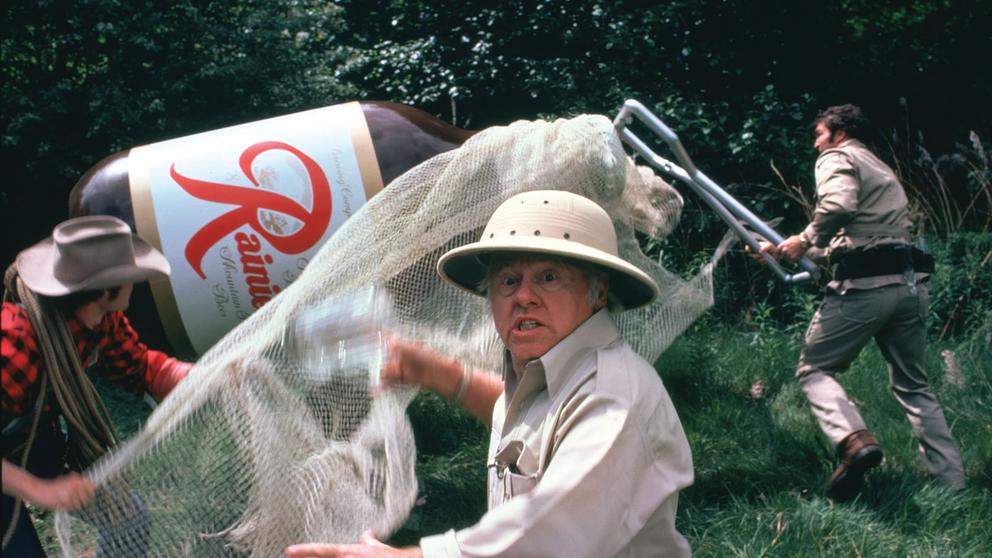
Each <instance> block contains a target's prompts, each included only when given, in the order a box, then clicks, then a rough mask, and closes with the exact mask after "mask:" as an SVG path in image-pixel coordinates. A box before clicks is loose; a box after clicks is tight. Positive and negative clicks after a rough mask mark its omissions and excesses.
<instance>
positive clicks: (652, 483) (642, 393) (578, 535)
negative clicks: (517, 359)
mask: <svg viewBox="0 0 992 558" xmlns="http://www.w3.org/2000/svg"><path fill="white" fill-rule="evenodd" d="M504 381H505V386H506V387H505V391H504V394H503V395H502V396H501V397H500V399H499V400H498V401H497V402H496V406H495V408H494V410H493V422H492V428H493V429H492V433H491V438H490V447H489V463H488V465H489V512H488V513H486V514H485V515H484V516H483V517H482V519H481V520H479V522H478V523H477V524H476V525H474V526H472V527H469V528H467V529H462V530H461V531H458V532H457V533H456V532H454V531H448V532H447V533H444V534H442V535H437V536H434V537H427V538H424V539H422V540H421V542H420V546H421V549H422V550H423V552H424V556H427V557H432V556H520V557H531V556H563V557H567V558H581V557H583V556H588V557H590V558H604V557H609V556H631V557H632V556H688V555H689V554H690V552H689V545H688V543H687V542H686V540H685V539H684V538H683V537H682V535H681V534H679V532H678V531H676V530H675V511H676V507H677V505H678V491H679V490H680V489H682V488H685V487H686V486H689V485H690V484H691V483H692V478H693V473H692V456H691V453H690V450H689V445H688V443H687V441H686V438H685V434H684V433H683V431H682V424H681V423H680V422H679V418H678V415H676V413H675V409H674V407H673V406H672V402H671V400H670V399H669V397H668V392H666V391H665V388H664V386H663V385H662V382H661V380H660V379H659V378H658V373H657V372H656V371H655V369H654V368H653V367H652V366H651V365H650V364H649V363H648V362H647V361H645V360H644V359H643V358H641V357H640V356H639V355H637V354H636V353H635V352H634V351H633V350H632V349H631V348H630V346H629V345H627V343H626V342H625V341H624V340H623V339H621V338H620V333H619V331H618V330H617V328H616V326H615V325H614V324H613V320H612V319H611V318H610V316H609V314H608V313H607V312H606V311H605V310H602V311H600V312H598V313H596V314H595V315H593V316H592V317H591V318H589V319H588V320H586V322H585V323H583V324H582V325H580V326H579V327H578V328H576V330H575V331H574V332H572V334H571V335H569V336H568V337H566V338H565V339H563V340H562V341H561V342H559V343H558V344H557V345H556V346H555V347H554V348H552V349H551V350H550V351H548V352H547V354H545V355H544V356H542V357H541V358H540V359H538V360H534V361H531V362H529V363H528V364H527V366H526V368H525V370H524V373H523V375H522V377H521V378H519V379H518V378H517V377H516V374H514V373H513V371H512V369H510V368H509V366H508V365H507V366H505V367H504Z"/></svg>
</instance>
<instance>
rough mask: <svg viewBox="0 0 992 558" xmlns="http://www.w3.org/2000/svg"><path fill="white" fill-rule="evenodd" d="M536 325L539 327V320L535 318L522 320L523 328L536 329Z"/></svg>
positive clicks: (521, 325) (521, 326)
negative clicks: (536, 320)
mask: <svg viewBox="0 0 992 558" xmlns="http://www.w3.org/2000/svg"><path fill="white" fill-rule="evenodd" d="M535 327H537V322H535V321H534V320H524V321H522V322H520V329H521V330H528V329H534V328H535Z"/></svg>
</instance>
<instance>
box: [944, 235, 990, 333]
mask: <svg viewBox="0 0 992 558" xmlns="http://www.w3.org/2000/svg"><path fill="white" fill-rule="evenodd" d="M931 246H932V249H933V252H934V259H935V263H936V265H935V268H936V269H935V272H934V274H933V277H932V286H931V299H932V300H931V307H932V309H933V317H932V319H931V322H930V331H931V332H932V333H934V334H936V335H938V336H939V337H941V338H946V337H951V336H958V335H961V334H963V333H966V332H976V331H980V330H982V329H983V328H986V329H987V328H988V327H989V324H990V314H992V232H986V233H981V234H978V233H976V234H968V233H954V234H951V235H950V236H949V237H948V238H946V239H942V240H941V239H938V240H936V241H934V242H933V243H932V244H931Z"/></svg>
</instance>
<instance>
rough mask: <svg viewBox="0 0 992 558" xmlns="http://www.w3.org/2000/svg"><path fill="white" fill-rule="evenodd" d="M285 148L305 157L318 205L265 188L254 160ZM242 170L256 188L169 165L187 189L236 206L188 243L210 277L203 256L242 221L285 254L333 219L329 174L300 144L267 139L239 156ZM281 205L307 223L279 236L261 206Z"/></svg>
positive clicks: (192, 258)
mask: <svg viewBox="0 0 992 558" xmlns="http://www.w3.org/2000/svg"><path fill="white" fill-rule="evenodd" d="M273 149H281V150H283V151H288V152H289V153H291V154H293V156H295V157H296V158H297V159H299V160H300V162H301V163H303V166H304V167H305V168H306V170H307V175H308V176H309V178H310V187H311V188H312V189H313V207H312V208H311V209H310V210H309V211H308V210H307V209H306V208H305V207H303V206H302V205H300V204H299V203H297V202H296V201H295V200H293V199H291V198H289V197H286V196H284V195H282V194H278V193H275V192H270V191H268V190H260V189H257V188H258V185H259V184H258V179H256V178H255V174H254V173H253V172H252V169H251V164H252V162H253V161H254V160H255V158H256V157H258V156H259V155H261V154H262V153H265V152H266V151H271V150H273ZM238 162H239V164H240V166H241V172H243V173H244V174H245V176H246V177H248V180H250V181H251V183H252V184H254V185H255V188H244V187H241V186H235V185H231V184H219V183H216V182H208V181H206V180H198V179H195V178H190V177H188V176H183V175H182V174H180V173H179V171H177V170H176V165H175V163H173V164H172V167H171V168H170V169H169V174H170V175H171V176H172V179H173V180H175V181H176V183H177V184H179V186H181V187H182V189H183V190H186V191H187V192H188V193H189V194H190V195H192V196H195V197H197V198H200V199H201V200H206V201H210V202H216V203H224V204H230V205H234V206H237V207H236V209H232V210H231V211H228V212H227V213H225V214H223V215H221V216H219V217H217V218H216V219H214V220H213V221H211V222H209V223H207V224H206V225H204V226H203V228H201V229H200V230H199V231H197V232H196V234H194V235H193V238H191V239H190V240H189V242H188V243H187V244H186V261H188V262H189V264H190V265H191V266H193V270H194V271H196V273H197V274H198V275H199V276H200V277H202V278H203V279H206V278H207V276H206V274H205V273H203V269H202V266H203V256H204V255H206V253H207V251H208V250H210V248H212V247H213V246H214V245H215V244H217V243H218V242H219V241H220V240H221V239H222V238H224V237H225V236H227V235H229V234H231V233H232V232H234V231H235V230H237V229H238V228H239V227H241V226H243V225H248V226H249V227H251V228H252V229H254V230H255V232H257V233H258V234H259V235H260V236H262V237H264V238H265V239H266V240H268V241H269V243H270V244H272V246H273V247H274V248H275V249H276V250H279V251H280V252H283V253H285V254H299V253H300V252H303V251H304V250H306V249H308V248H310V247H311V246H313V245H314V244H316V243H317V241H319V240H320V238H321V237H322V236H323V235H324V231H325V230H327V225H328V223H330V220H331V189H330V186H329V185H328V183H327V177H326V176H325V175H324V171H323V170H321V168H320V166H319V165H317V162H316V161H314V160H313V159H311V158H310V157H309V156H307V154H305V153H303V152H302V151H300V150H299V149H297V148H295V147H293V146H291V145H289V144H287V143H283V142H281V141H263V142H260V143H256V144H255V145H252V146H251V147H249V148H248V149H245V150H244V152H243V153H242V154H241V157H240V158H239V161H238ZM261 209H267V210H270V211H278V212H280V213H283V214H286V215H289V216H290V217H293V218H295V219H298V220H300V222H302V223H303V226H302V227H301V228H300V230H298V231H296V232H295V233H293V234H291V235H289V236H278V235H274V234H272V233H270V232H269V231H267V230H265V228H264V227H262V225H261V223H259V222H258V217H259V213H258V212H259V210H261Z"/></svg>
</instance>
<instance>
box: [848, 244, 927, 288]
mask: <svg viewBox="0 0 992 558" xmlns="http://www.w3.org/2000/svg"><path fill="white" fill-rule="evenodd" d="M913 271H916V272H922V273H933V256H931V255H930V254H927V253H926V252H924V251H923V250H920V249H919V248H917V247H915V246H910V245H909V244H892V245H886V246H878V247H876V248H869V249H868V250H860V251H857V252H850V253H848V254H844V256H843V257H842V258H841V260H840V261H839V262H838V263H837V265H836V266H835V267H834V279H836V280H838V281H843V280H845V279H860V278H862V277H875V276H876V275H901V274H904V273H906V272H913Z"/></svg>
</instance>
